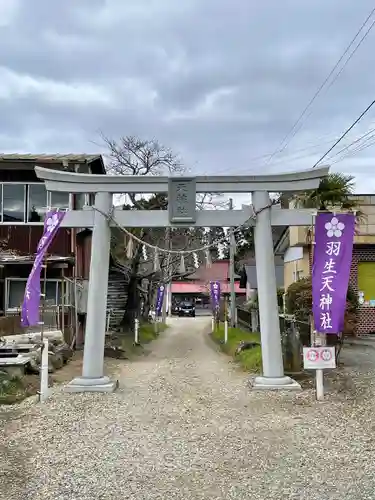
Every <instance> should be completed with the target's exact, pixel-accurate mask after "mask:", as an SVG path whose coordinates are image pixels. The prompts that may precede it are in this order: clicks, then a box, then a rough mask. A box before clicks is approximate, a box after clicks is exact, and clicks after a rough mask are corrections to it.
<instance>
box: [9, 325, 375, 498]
mask: <svg viewBox="0 0 375 500" xmlns="http://www.w3.org/2000/svg"><path fill="white" fill-rule="evenodd" d="M174 325H175V326H173V327H172V328H171V329H170V330H169V331H167V332H166V333H165V334H163V338H161V339H159V340H158V341H156V342H154V343H153V344H152V349H153V351H152V353H151V354H150V355H149V356H147V357H144V358H140V360H138V361H135V362H132V363H125V362H124V365H123V366H122V368H121V370H122V371H121V373H120V375H119V377H120V384H121V386H120V389H119V390H118V391H117V392H116V393H114V394H110V395H98V394H90V395H87V394H86V395H71V394H64V393H62V392H61V391H60V390H57V391H56V392H55V394H54V396H53V397H52V398H51V400H50V401H49V402H48V403H46V404H45V405H43V406H41V405H31V404H29V403H26V404H24V405H23V406H21V407H19V408H18V409H16V410H15V409H0V426H1V427H2V430H1V432H2V434H0V445H1V444H4V439H5V437H6V438H7V444H6V447H4V446H3V448H2V449H0V451H3V452H5V453H4V455H0V462H1V461H5V463H6V464H7V467H5V466H4V465H3V466H2V467H1V464H0V470H1V471H2V474H1V478H0V491H1V498H4V499H6V500H13V499H14V500H28V499H33V500H48V499H54V500H65V499H66V500H68V499H69V500H99V499H101V500H117V499H118V500H120V499H121V500H123V499H127V498H129V499H130V498H131V499H137V500H143V499H149V500H151V499H160V500H161V499H163V500H173V499H181V500H182V499H183V500H189V499H194V500H199V499H210V500H215V499H226V500H231V499H246V500H248V499H264V500H266V499H267V500H268V499H270V498H275V499H278V500H282V499H288V500H289V499H301V498H306V499H308V500H314V499H319V500H328V499H329V500H335V499H340V500H351V499H353V500H354V499H355V500H366V499H373V498H374V495H375V494H374V491H375V476H374V472H375V442H374V439H373V434H374V430H375V420H374V414H375V413H374V410H375V403H374V401H375V400H374V378H373V376H374V374H375V364H374V363H375V349H372V348H370V349H369V350H368V351H366V352H365V351H361V350H358V353H359V354H358V356H362V358H360V363H361V368H360V370H359V371H357V372H355V373H356V378H355V380H354V383H353V384H350V385H348V386H345V384H344V385H342V384H338V385H337V387H339V388H340V390H341V392H332V393H331V394H330V395H329V396H328V397H327V400H326V401H325V402H324V403H317V402H315V401H314V399H313V393H312V391H304V392H303V393H298V394H296V393H293V394H292V393H284V394H275V393H273V394H271V393H255V392H251V391H249V389H248V387H247V377H246V375H245V374H243V373H241V372H239V371H238V370H237V369H236V368H235V367H234V366H233V365H231V364H230V363H228V358H226V357H224V356H223V355H222V354H220V353H218V352H217V351H216V350H215V349H214V348H213V346H212V345H211V344H210V340H209V339H207V335H204V334H203V333H202V331H203V330H204V329H205V328H206V326H207V319H206V318H197V319H195V320H194V319H180V320H178V322H177V321H176V320H175V322H174ZM342 380H346V379H345V377H344V378H342ZM12 464H13V465H17V466H18V467H16V469H12V468H11V465H12Z"/></svg>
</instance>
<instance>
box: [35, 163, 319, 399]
mask: <svg viewBox="0 0 375 500" xmlns="http://www.w3.org/2000/svg"><path fill="white" fill-rule="evenodd" d="M35 171H36V175H37V176H38V177H39V178H40V179H42V180H44V182H45V184H46V189H47V190H48V191H61V192H67V193H95V208H97V209H98V210H95V208H91V209H86V210H77V211H75V210H72V211H69V212H68V213H67V214H66V216H65V218H64V221H63V224H62V226H63V227H64V226H65V227H92V228H93V235H92V252H91V263H90V280H89V292H88V304H87V321H86V332H85V347H84V359H83V370H82V376H81V377H78V378H75V379H74V380H72V382H70V384H68V386H67V390H69V391H71V392H110V391H113V390H114V389H115V388H116V383H115V382H113V381H111V380H110V379H109V378H108V377H105V376H104V374H103V367H104V338H105V326H106V304H107V289H108V271H109V252H110V224H108V222H107V218H106V216H105V215H103V214H109V213H110V211H111V210H112V194H113V193H167V192H168V187H169V186H170V185H171V184H170V183H172V184H173V185H174V184H175V183H176V184H178V181H177V179H178V178H173V180H172V181H171V180H170V178H168V177H137V176H121V175H114V176H113V175H112V176H103V175H92V174H77V173H70V172H61V171H57V170H51V169H45V168H41V167H36V168H35ZM328 171H329V168H328V167H321V168H317V169H311V170H305V171H301V172H291V173H285V174H277V175H259V176H257V175H255V176H209V177H195V179H190V181H189V182H191V184H190V190H189V189H187V190H184V191H185V194H186V196H185V197H184V199H183V201H184V203H185V202H186V207H185V209H184V210H183V213H180V214H176V213H175V212H174V211H173V210H172V212H171V213H169V212H168V211H167V210H165V211H163V210H154V211H147V210H142V211H132V210H131V211H123V210H120V209H115V210H114V211H113V212H112V214H111V215H112V217H113V218H114V220H115V221H116V222H117V223H118V224H120V225H121V226H124V227H164V226H165V227H167V226H173V225H178V224H180V225H183V226H184V225H187V224H191V225H195V226H197V227H198V226H200V227H208V226H213V227H215V226H217V216H218V214H217V212H215V211H213V210H206V211H204V210H203V211H197V212H196V213H195V215H194V214H193V212H192V210H190V209H189V208H188V207H189V206H190V207H191V198H192V194H191V193H193V191H194V190H193V188H192V187H191V186H192V185H193V184H195V187H196V189H195V190H196V192H197V193H207V192H210V193H215V192H217V193H252V203H253V206H254V208H255V211H256V212H258V211H260V213H259V214H258V216H257V218H256V220H255V221H251V220H250V221H249V222H247V221H248V220H249V218H250V217H251V214H252V210H251V208H250V207H246V206H244V207H242V209H241V210H227V211H225V210H221V211H220V222H221V225H223V226H232V227H233V226H239V225H242V224H244V223H248V224H249V225H254V226H255V228H254V245H255V254H256V268H257V281H258V301H259V316H260V329H261V343H262V362H263V375H262V376H260V377H257V378H256V379H255V382H254V384H253V388H254V389H266V390H267V389H268V390H270V389H271V390H275V389H276V390H277V389H279V390H281V389H282V390H285V389H299V388H300V386H299V384H298V383H297V382H295V381H294V380H292V379H291V378H290V377H287V376H285V375H284V368H283V359H282V350H281V335H280V325H279V316H278V305H277V291H276V276H275V267H274V254H273V240H272V226H307V225H309V224H310V223H311V216H312V211H311V210H287V209H285V210H284V209H280V208H277V207H270V206H269V205H270V197H269V192H288V191H289V192H298V191H306V190H309V189H316V188H317V187H318V185H319V182H320V180H321V179H322V178H323V177H325V176H327V175H328ZM175 179H176V181H175ZM182 179H183V178H182ZM181 182H182V180H181ZM184 182H185V183H186V180H185V181H184ZM173 189H174V188H173ZM189 193H190V194H189ZM180 201H181V200H180ZM266 207H267V208H266ZM179 217H180V220H179V221H178V218H179ZM184 217H186V219H184V220H181V218H182V219H183V218H184ZM193 219H195V220H193Z"/></svg>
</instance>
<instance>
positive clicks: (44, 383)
mask: <svg viewBox="0 0 375 500" xmlns="http://www.w3.org/2000/svg"><path fill="white" fill-rule="evenodd" d="M48 396H49V388H48V339H46V338H44V339H43V345H42V359H41V362H40V394H39V397H40V402H41V403H43V402H44V401H45V400H46V399H47V398H48Z"/></svg>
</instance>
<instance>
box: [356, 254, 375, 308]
mask: <svg viewBox="0 0 375 500" xmlns="http://www.w3.org/2000/svg"><path fill="white" fill-rule="evenodd" d="M358 292H359V293H361V292H362V293H363V299H364V302H365V303H366V302H369V301H370V300H371V301H372V300H375V262H358Z"/></svg>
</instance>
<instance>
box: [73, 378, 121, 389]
mask: <svg viewBox="0 0 375 500" xmlns="http://www.w3.org/2000/svg"><path fill="white" fill-rule="evenodd" d="M118 385H119V384H118V380H116V381H113V380H110V379H109V378H108V377H100V378H86V377H77V378H75V379H73V380H72V381H71V382H69V384H68V385H66V386H65V391H66V392H114V391H115V390H116V389H117V387H118Z"/></svg>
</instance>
